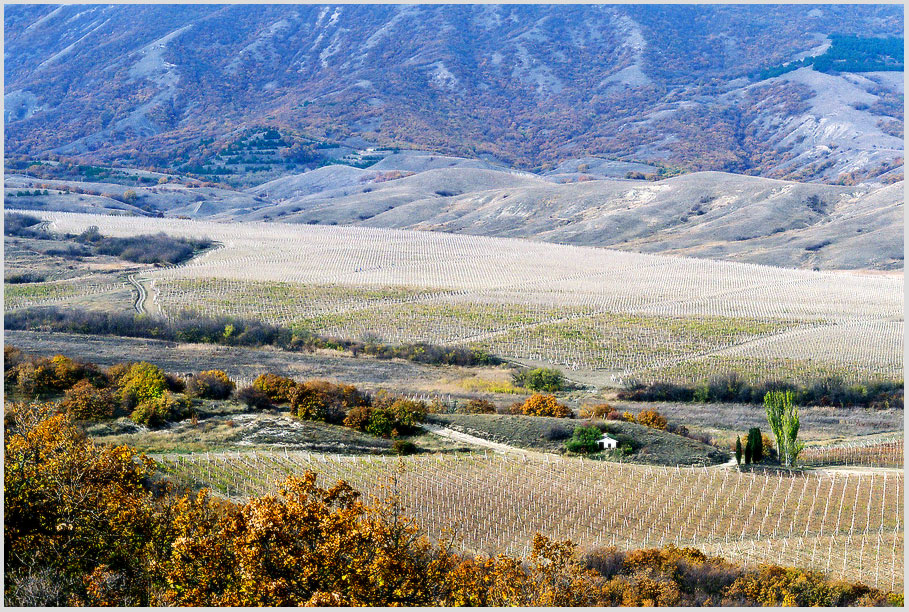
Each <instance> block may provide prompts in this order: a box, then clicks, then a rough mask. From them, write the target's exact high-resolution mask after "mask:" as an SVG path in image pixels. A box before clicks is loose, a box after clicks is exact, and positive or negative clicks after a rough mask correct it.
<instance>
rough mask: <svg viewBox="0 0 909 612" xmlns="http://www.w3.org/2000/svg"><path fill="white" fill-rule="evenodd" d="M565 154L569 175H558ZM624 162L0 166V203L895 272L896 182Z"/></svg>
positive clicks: (415, 156)
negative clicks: (804, 178) (622, 174)
mask: <svg viewBox="0 0 909 612" xmlns="http://www.w3.org/2000/svg"><path fill="white" fill-rule="evenodd" d="M579 165H581V166H583V167H584V169H585V173H584V174H583V176H584V179H582V180H579V179H578V178H577V177H578V173H577V172H574V173H573V172H572V170H577V167H578V166H579ZM628 167H633V166H630V165H625V164H621V163H620V162H614V161H613V162H611V161H609V160H604V159H602V158H585V159H584V160H583V162H565V163H563V164H562V165H561V166H560V168H559V169H557V170H556V171H555V172H554V173H551V174H550V173H544V174H532V173H528V172H520V171H516V170H513V169H508V168H505V167H502V166H496V165H492V164H489V163H487V162H483V161H481V160H476V159H466V158H458V157H449V156H441V155H437V154H430V153H425V152H412V151H401V152H398V153H391V154H385V155H384V156H383V159H382V160H381V161H379V162H378V163H376V164H374V165H372V166H370V167H369V168H365V169H364V168H358V167H354V166H350V165H344V164H332V165H328V166H323V167H321V168H317V169H315V170H310V171H307V172H302V173H294V174H287V175H285V176H282V177H280V178H276V179H272V180H269V181H267V182H264V183H262V184H259V185H256V186H254V187H251V188H248V189H245V190H243V189H230V188H227V186H224V185H217V184H208V186H205V185H203V184H200V183H199V182H198V181H195V180H191V179H185V178H181V177H178V176H164V175H162V177H161V178H158V177H157V176H155V177H153V179H154V180H153V181H152V182H151V184H146V182H144V181H143V180H142V179H143V178H144V177H142V176H139V177H138V179H136V178H135V177H131V176H127V175H122V176H121V175H118V176H119V178H117V177H116V176H113V175H112V177H110V178H106V179H104V180H105V181H108V182H103V181H101V180H100V179H95V180H77V179H79V178H84V177H74V178H64V179H52V178H44V179H42V178H36V177H35V176H33V175H31V174H24V173H23V174H19V173H15V174H8V175H7V177H6V190H5V191H6V193H5V195H6V198H5V201H6V205H7V207H8V208H19V209H33V210H60V211H68V212H98V213H113V214H123V213H128V214H135V215H147V216H171V217H173V216H182V217H188V218H193V219H206V220H215V221H224V222H237V221H280V222H282V223H302V224H317V225H361V226H368V227H380V228H395V229H417V230H429V231H443V232H450V233H460V234H473V235H479V236H500V237H511V238H530V239H535V240H543V241H547V242H555V243H561V244H573V245H579V246H598V247H610V248H617V249H622V250H628V251H636V252H643V253H664V254H673V255H685V256H693V257H702V258H708V259H721V260H731V261H742V262H750V263H760V264H767V265H774V266H782V267H790V268H817V269H831V270H840V269H873V270H900V269H902V266H903V205H902V202H903V185H904V183H903V181H899V182H897V183H895V184H892V185H880V184H876V183H862V184H861V185H856V186H851V187H846V186H835V185H822V184H817V183H799V182H793V181H780V180H774V179H766V178H761V177H749V176H744V175H736V174H729V173H722V172H695V173H690V174H685V175H681V176H676V177H672V178H669V179H664V180H660V181H642V180H629V179H625V178H616V177H615V176H610V175H614V174H615V173H616V170H619V171H621V170H624V169H627V168H628ZM59 168H61V166H59V165H58V166H43V167H42V170H41V171H42V172H52V171H58V169H59ZM30 170H32V171H34V167H32V168H31V169H30ZM111 172H113V170H111ZM124 172H125V171H124ZM58 174H59V175H61V176H65V175H66V174H65V173H64V172H63V171H58ZM114 180H119V181H120V183H115V182H111V181H114ZM158 180H165V181H167V182H164V183H158V182H157V181H158ZM38 190H40V194H37V195H36V191H38ZM45 191H47V193H45ZM130 192H132V193H131V194H130ZM126 196H129V197H126Z"/></svg>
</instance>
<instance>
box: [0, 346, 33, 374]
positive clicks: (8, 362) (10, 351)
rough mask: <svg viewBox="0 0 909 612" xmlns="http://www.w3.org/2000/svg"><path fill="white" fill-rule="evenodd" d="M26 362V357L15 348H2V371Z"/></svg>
mask: <svg viewBox="0 0 909 612" xmlns="http://www.w3.org/2000/svg"><path fill="white" fill-rule="evenodd" d="M27 360H28V356H27V355H26V354H25V353H23V352H22V351H21V350H19V349H17V348H16V347H15V346H10V345H9V344H7V345H6V346H4V347H3V371H4V372H7V371H9V370H11V369H12V368H14V367H15V366H17V365H19V364H20V363H23V362H25V361H27Z"/></svg>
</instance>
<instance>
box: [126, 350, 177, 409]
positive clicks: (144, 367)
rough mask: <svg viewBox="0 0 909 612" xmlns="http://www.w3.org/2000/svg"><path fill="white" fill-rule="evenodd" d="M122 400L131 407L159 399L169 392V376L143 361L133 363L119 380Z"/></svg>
mask: <svg viewBox="0 0 909 612" xmlns="http://www.w3.org/2000/svg"><path fill="white" fill-rule="evenodd" d="M117 386H118V387H119V390H120V399H121V401H122V402H123V403H124V404H125V405H126V406H127V407H129V408H132V407H134V406H137V405H139V404H141V403H143V402H146V401H148V400H157V399H160V398H161V397H163V396H164V394H165V393H166V392H167V377H166V376H165V374H164V372H162V371H161V369H160V368H159V367H158V366H156V365H153V364H150V363H148V362H145V361H142V362H139V363H134V364H131V365H130V367H129V369H128V370H127V371H126V372H125V373H124V374H123V375H122V376H119V378H118V380H117Z"/></svg>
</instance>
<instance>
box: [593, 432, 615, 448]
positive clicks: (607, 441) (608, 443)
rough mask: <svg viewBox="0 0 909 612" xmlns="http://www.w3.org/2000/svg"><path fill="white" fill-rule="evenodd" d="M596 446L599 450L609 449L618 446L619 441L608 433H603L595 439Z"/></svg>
mask: <svg viewBox="0 0 909 612" xmlns="http://www.w3.org/2000/svg"><path fill="white" fill-rule="evenodd" d="M597 446H599V447H600V450H609V449H611V448H618V446H619V441H618V440H616V439H615V438H613V437H612V436H610V435H609V434H603V437H602V438H600V439H599V440H598V441H597Z"/></svg>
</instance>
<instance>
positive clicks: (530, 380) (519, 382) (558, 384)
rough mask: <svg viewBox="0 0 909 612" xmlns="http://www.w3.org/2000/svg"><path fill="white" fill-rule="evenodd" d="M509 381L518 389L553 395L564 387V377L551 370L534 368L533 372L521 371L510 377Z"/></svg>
mask: <svg viewBox="0 0 909 612" xmlns="http://www.w3.org/2000/svg"><path fill="white" fill-rule="evenodd" d="M511 379H512V381H513V382H514V384H515V385H516V386H518V387H524V388H525V389H530V390H531V391H548V392H549V393H555V392H556V391H561V390H562V389H563V388H564V387H565V377H564V376H563V375H562V373H561V372H560V371H558V370H556V369H553V368H536V369H534V370H521V371H519V372H515V373H514V374H512V375H511Z"/></svg>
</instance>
